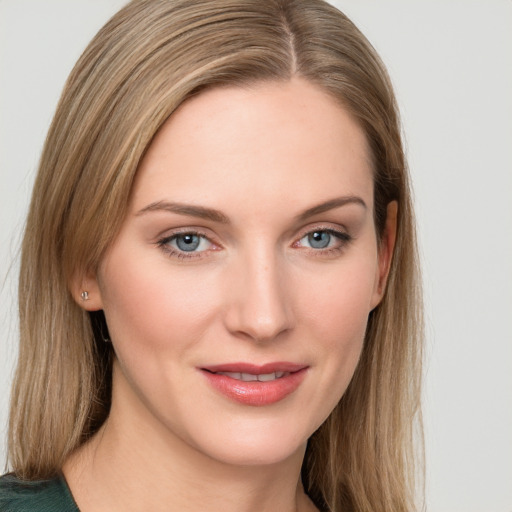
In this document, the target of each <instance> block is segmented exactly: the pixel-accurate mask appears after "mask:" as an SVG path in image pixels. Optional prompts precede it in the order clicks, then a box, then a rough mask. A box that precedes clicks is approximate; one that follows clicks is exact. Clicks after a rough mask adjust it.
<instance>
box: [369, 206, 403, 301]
mask: <svg viewBox="0 0 512 512" xmlns="http://www.w3.org/2000/svg"><path fill="white" fill-rule="evenodd" d="M397 214H398V203H397V202H396V201H391V202H390V203H389V204H388V206H387V212H386V224H385V226H384V232H383V233H382V238H381V241H380V244H379V254H378V260H379V261H378V264H377V270H376V273H375V286H374V291H373V297H372V304H371V309H373V308H375V307H377V306H378V304H379V303H380V301H381V300H382V297H383V296H384V292H385V291H386V283H387V280H388V275H389V270H390V268H391V260H392V259H393V251H394V249H395V242H396V226H397Z"/></svg>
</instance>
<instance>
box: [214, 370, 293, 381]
mask: <svg viewBox="0 0 512 512" xmlns="http://www.w3.org/2000/svg"><path fill="white" fill-rule="evenodd" d="M289 374H290V372H274V373H263V374H260V375H254V374H252V373H238V372H217V375H225V376H226V377H230V378H232V379H236V380H242V381H244V382H254V381H259V382H268V381H271V380H275V379H280V378H281V377H284V376H286V375H289Z"/></svg>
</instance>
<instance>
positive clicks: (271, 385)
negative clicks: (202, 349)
mask: <svg viewBox="0 0 512 512" xmlns="http://www.w3.org/2000/svg"><path fill="white" fill-rule="evenodd" d="M306 370H307V368H303V369H302V370H299V371H296V372H293V373H290V374H289V375H286V376H285V377H281V378H280V379H274V380H271V381H267V382H259V381H251V382H245V381H242V380H237V379H232V378H231V377H228V376H226V375H219V374H218V373H211V372H208V371H206V370H202V373H203V375H204V376H205V377H206V378H207V379H208V382H209V383H210V385H211V386H212V387H214V388H215V389H216V390H217V391H220V392H221V393H222V394H223V395H225V396H227V397H228V398H230V399H232V400H234V401H235V402H238V403H241V404H244V405H252V406H263V405H270V404H274V403H276V402H279V401H281V400H283V398H285V397H287V396H288V395H289V394H291V393H293V392H294V391H295V390H296V389H297V388H298V387H299V386H300V384H301V382H302V381H303V380H304V377H305V376H306Z"/></svg>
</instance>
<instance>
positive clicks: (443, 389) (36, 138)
mask: <svg viewBox="0 0 512 512" xmlns="http://www.w3.org/2000/svg"><path fill="white" fill-rule="evenodd" d="M124 3H125V2H124V0H45V1H44V2H41V1H40V0H0V333H1V335H0V344H1V345H0V466H1V465H3V463H4V461H5V442H4V439H5V433H6V424H7V404H8V396H9V387H10V381H11V376H12V371H13V364H14V360H15V357H16V343H17V341H16V339H17V324H16V301H15V295H16V274H17V266H18V247H19V242H20V238H21V232H22V228H23V223H24V216H25V214H26V209H27V204H28V200H29V195H30V190H31V185H32V182H33V179H34V174H35V171H36V167H37V162H38V158H39V154H40V151H41V147H42V144H43V141H44V136H45V132H46V130H47V128H48V125H49V122H50V120H51V117H52V113H53V111H54V109H55V106H56V103H57V100H58V97H59V94H60V91H61V89H62V86H63V84H64V81H65V79H66V76H67V75H68V73H69V71H70V70H71V68H72V66H73V64H74V62H75V61H76V59H77V58H78V56H79V54H80V53H81V51H82V50H83V49H84V47H85V46H86V44H87V43H88V41H89V40H90V39H91V37H92V36H93V35H94V34H95V32H96V31H97V30H98V29H99V28H100V27H101V26H102V25H103V23H104V22H105V21H106V20H107V19H108V17H109V16H110V15H111V14H113V13H114V12H115V11H116V10H117V9H118V8H119V7H120V6H121V5H123V4H124ZM333 3H334V4H335V5H337V6H338V7H339V8H341V9H342V10H343V11H345V12H346V13H347V14H348V15H349V16H350V17H351V18H352V19H353V20H354V21H355V22H356V24H358V25H359V27H360V28H361V29H362V31H363V32H364V33H365V34H366V35H367V37H368V38H369V39H370V41H371V42H372V43H373V44H374V46H375V47H376V48H377V50H378V51H379V53H380V54H381V56H382V57H383V59H384V61H385V62H386V64H387V65H388V68H389V71H390V74H391V77H392V79H393V82H394V83H395V86H396V90H397V94H398V98H399V103H400V106H401V110H402V116H403V124H404V131H405V134H406V140H407V148H408V155H409V163H410V167H411V173H412V175H413V180H414V185H415V191H416V202H417V214H418V222H419V230H420V243H421V253H422V259H423V267H424V278H425V294H426V306H427V342H428V343H427V364H426V368H425V382H426V385H425V395H424V405H425V423H426V442H427V444H426V456H427V508H428V510H430V511H433V512H512V484H511V483H512V322H511V318H512V198H511V196H512V66H511V63H512V30H511V29H512V2H511V1H510V0H479V1H476V0H474V1H472V0H458V1H456V0H448V1H441V0H428V1H427V0H422V1H420V0H417V1H416V0H386V1H385V2H378V1H377V0H338V1H334V2H333Z"/></svg>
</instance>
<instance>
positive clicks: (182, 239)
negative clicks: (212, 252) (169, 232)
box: [166, 233, 211, 252]
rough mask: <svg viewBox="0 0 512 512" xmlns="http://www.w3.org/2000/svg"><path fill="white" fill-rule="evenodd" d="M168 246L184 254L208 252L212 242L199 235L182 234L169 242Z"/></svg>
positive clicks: (171, 238) (174, 236)
mask: <svg viewBox="0 0 512 512" xmlns="http://www.w3.org/2000/svg"><path fill="white" fill-rule="evenodd" d="M166 243H167V245H169V246H170V247H172V248H173V249H175V250H178V251H182V252H201V251H206V250H207V249H208V248H209V247H210V245H211V242H210V241H209V240H208V239H207V238H206V237H205V236H203V235H199V234H197V233H180V234H178V235H173V236H172V237H170V238H169V239H168V240H167V242H166Z"/></svg>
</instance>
